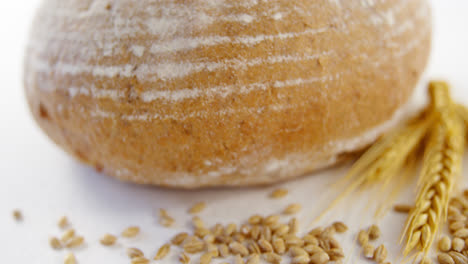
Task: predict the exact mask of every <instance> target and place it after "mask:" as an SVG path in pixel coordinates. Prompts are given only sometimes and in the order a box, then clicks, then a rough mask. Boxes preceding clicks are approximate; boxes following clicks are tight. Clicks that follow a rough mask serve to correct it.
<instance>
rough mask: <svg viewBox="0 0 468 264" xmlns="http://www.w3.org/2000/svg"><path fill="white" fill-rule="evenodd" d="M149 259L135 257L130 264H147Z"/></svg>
mask: <svg viewBox="0 0 468 264" xmlns="http://www.w3.org/2000/svg"><path fill="white" fill-rule="evenodd" d="M149 263H150V261H149V259H147V258H145V257H136V258H133V259H132V264H149Z"/></svg>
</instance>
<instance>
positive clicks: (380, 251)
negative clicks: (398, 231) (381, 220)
mask: <svg viewBox="0 0 468 264" xmlns="http://www.w3.org/2000/svg"><path fill="white" fill-rule="evenodd" d="M387 255H388V251H387V248H386V247H385V246H384V245H380V246H378V247H377V248H376V249H375V251H374V260H375V261H376V262H377V263H382V262H384V261H385V259H386V258H387Z"/></svg>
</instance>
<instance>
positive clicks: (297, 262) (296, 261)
mask: <svg viewBox="0 0 468 264" xmlns="http://www.w3.org/2000/svg"><path fill="white" fill-rule="evenodd" d="M309 261H310V257H309V255H307V254H306V255H299V256H296V257H294V258H293V259H292V264H307V263H309Z"/></svg>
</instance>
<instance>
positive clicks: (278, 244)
mask: <svg viewBox="0 0 468 264" xmlns="http://www.w3.org/2000/svg"><path fill="white" fill-rule="evenodd" d="M273 248H274V249H275V252H276V253H278V254H280V255H282V254H284V253H285V252H286V244H285V243H284V240H283V239H282V238H275V239H273Z"/></svg>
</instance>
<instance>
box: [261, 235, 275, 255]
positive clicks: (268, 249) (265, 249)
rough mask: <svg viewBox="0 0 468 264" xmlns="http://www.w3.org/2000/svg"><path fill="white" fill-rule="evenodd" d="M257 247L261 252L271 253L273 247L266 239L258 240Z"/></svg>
mask: <svg viewBox="0 0 468 264" xmlns="http://www.w3.org/2000/svg"><path fill="white" fill-rule="evenodd" d="M258 245H259V246H260V248H261V249H262V250H263V252H272V251H273V246H272V245H271V243H270V242H268V240H266V239H263V238H262V239H260V240H258Z"/></svg>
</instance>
